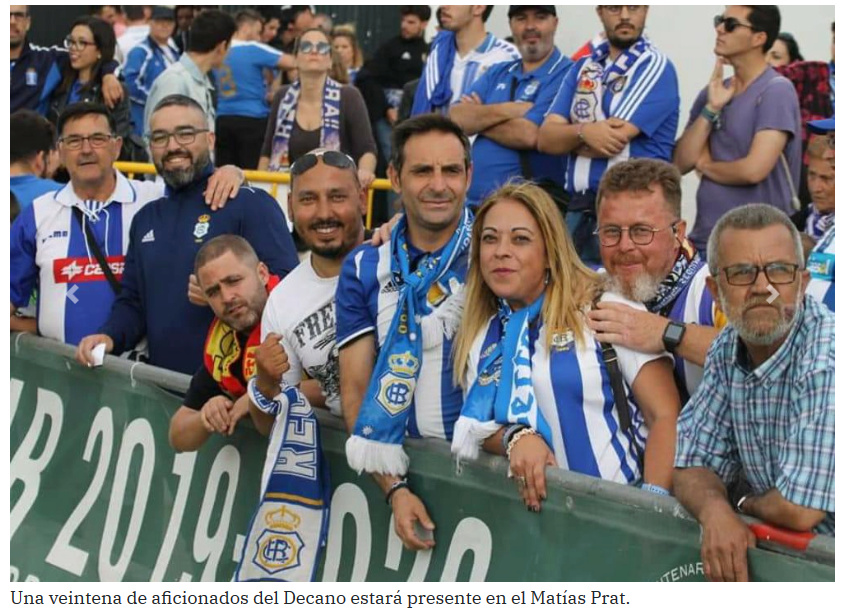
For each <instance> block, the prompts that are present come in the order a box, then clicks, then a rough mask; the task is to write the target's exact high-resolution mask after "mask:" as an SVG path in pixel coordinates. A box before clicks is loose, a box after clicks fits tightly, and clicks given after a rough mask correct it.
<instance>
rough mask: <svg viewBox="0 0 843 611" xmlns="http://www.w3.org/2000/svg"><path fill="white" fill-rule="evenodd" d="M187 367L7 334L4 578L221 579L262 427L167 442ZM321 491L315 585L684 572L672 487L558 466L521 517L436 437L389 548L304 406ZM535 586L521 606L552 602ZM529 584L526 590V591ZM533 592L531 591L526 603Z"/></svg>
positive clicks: (796, 575) (238, 542)
mask: <svg viewBox="0 0 843 611" xmlns="http://www.w3.org/2000/svg"><path fill="white" fill-rule="evenodd" d="M187 382H188V379H187V378H186V377H184V376H178V375H176V374H173V373H171V372H165V371H162V370H157V369H154V368H151V367H147V366H145V365H137V364H136V365H134V367H133V364H132V363H129V362H125V361H120V360H118V359H107V363H106V366H105V367H103V368H99V369H96V370H89V369H86V368H82V367H79V366H78V365H76V364H75V363H74V362H73V361H72V348H70V347H68V346H62V345H60V344H57V343H54V342H50V341H48V340H43V339H40V338H34V337H29V336H13V337H12V356H11V480H10V481H11V484H10V486H11V489H10V496H11V516H10V518H11V558H10V561H11V565H12V568H11V579H12V581H24V580H41V581H150V580H151V581H199V580H201V581H228V580H230V579H231V576H232V574H233V571H234V568H235V565H236V562H237V560H238V559H239V556H240V551H241V549H242V545H243V535H244V533H245V531H246V527H247V526H248V523H249V519H250V518H251V514H252V511H253V510H254V505H255V503H256V501H257V498H258V492H259V490H258V487H259V483H260V476H261V470H262V466H263V460H264V454H265V449H266V439H265V438H263V437H261V436H260V435H258V433H257V432H256V431H255V430H254V429H253V428H251V426H250V425H248V424H247V425H243V426H240V427H239V428H238V429H237V431H236V432H235V434H234V435H233V436H232V437H230V438H222V437H219V436H215V437H214V438H213V439H212V440H211V441H209V442H208V443H207V444H206V445H205V446H204V447H203V448H202V449H201V451H199V452H193V453H184V454H177V453H175V452H174V451H173V450H172V449H171V448H170V446H169V444H168V439H167V433H168V427H169V420H170V416H171V415H172V414H173V413H174V411H175V410H176V409H177V408H178V406H179V405H180V401H179V398H178V397H177V396H176V395H174V394H171V393H170V392H168V391H166V390H162V389H161V388H159V386H164V387H166V388H169V389H170V390H175V391H177V390H179V389H181V390H184V389H186V388H187ZM320 420H321V422H322V436H323V440H322V441H323V447H324V449H325V452H326V454H327V456H328V458H329V462H330V465H331V471H332V482H333V497H332V506H331V517H330V528H329V536H328V544H327V547H326V549H325V551H324V554H323V563H322V567H321V569H320V575H321V579H322V580H323V581H348V580H353V581H454V580H457V581H468V580H471V581H483V580H487V581H687V580H694V581H701V580H703V575H702V565H701V563H700V560H699V558H700V556H699V554H700V551H699V536H700V531H699V525H698V524H697V523H696V522H695V521H693V520H691V519H689V518H688V516H687V515H686V514H685V512H684V511H683V510H682V509H681V507H680V506H679V505H677V504H676V503H675V501H673V500H672V499H666V498H661V497H657V496H655V495H651V494H648V493H643V492H641V491H639V490H635V489H632V488H629V487H626V486H618V485H615V484H611V483H607V482H602V481H599V480H594V479H592V478H587V477H583V476H578V475H576V474H570V473H563V472H561V471H558V472H555V473H552V474H550V476H549V479H550V480H551V483H550V490H549V497H548V500H547V502H546V503H545V504H544V506H543V508H542V512H541V513H540V514H531V513H528V512H527V511H526V510H525V509H524V506H523V504H522V503H521V502H520V500H519V498H518V495H517V493H516V490H515V487H514V486H513V485H512V484H511V483H510V482H508V481H507V480H506V464H505V462H504V461H502V460H500V459H498V458H494V457H483V458H482V459H481V460H479V461H478V462H477V463H474V464H471V465H463V466H462V468H461V470H460V471H459V472H456V471H455V466H454V463H453V461H452V460H451V457H450V453H449V450H448V446H447V445H446V444H445V443H442V442H431V441H425V442H418V441H415V442H409V443H408V446H409V453H410V456H411V460H412V463H411V464H412V466H411V473H410V480H411V482H412V486H413V489H414V490H415V491H416V492H417V493H418V494H419V496H420V497H421V498H422V499H423V500H424V501H425V503H426V505H427V507H428V510H429V511H430V514H431V517H432V519H433V520H434V522H435V523H436V525H437V528H436V532H435V539H436V546H435V548H434V549H433V550H431V551H426V552H418V553H417V552H410V551H408V550H405V549H403V547H402V545H401V542H400V540H399V539H398V537H397V536H396V535H395V534H394V531H393V525H392V523H391V513H390V511H389V508H388V506H387V505H386V504H385V503H384V501H383V495H382V494H381V493H380V491H379V490H378V489H377V488H376V486H375V485H374V484H373V483H372V482H371V481H370V479H369V478H368V477H358V476H357V474H356V473H354V472H352V471H351V470H350V469H349V468H348V466H347V465H346V462H345V456H344V452H343V450H344V445H345V439H346V434H345V432H344V430H343V428H342V426H341V423H340V422H339V421H338V420H336V419H334V418H332V417H330V416H325V417H324V418H323V417H322V416H321V415H320ZM750 571H751V576H752V578H753V579H754V580H761V581H815V580H833V579H834V541H833V539H829V538H826V537H817V538H816V539H814V541H813V542H812V543H811V545H810V547H809V549H808V550H807V551H806V552H804V553H801V554H795V553H792V554H790V555H786V554H782V553H778V552H775V551H770V550H766V549H757V550H753V551H752V552H751V554H750ZM552 594H553V592H550V591H544V590H537V591H535V592H534V595H535V596H537V597H539V598H538V599H536V600H534V601H532V602H553V601H551V599H550V598H548V599H547V601H544V600H543V597H545V596H551V595H552ZM530 595H531V594H530V593H528V597H529V596H530ZM539 599H541V600H539Z"/></svg>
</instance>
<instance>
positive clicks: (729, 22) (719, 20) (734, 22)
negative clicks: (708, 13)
mask: <svg viewBox="0 0 843 611" xmlns="http://www.w3.org/2000/svg"><path fill="white" fill-rule="evenodd" d="M721 25H722V26H723V29H724V30H725V31H726V33H728V34H731V33H732V32H734V31H735V30H736V29H737V28H749V29H750V30H752V31H753V32H755V31H756V30H755V27H754V26H752V25H751V24H749V23H742V22H740V21H738V19H737V17H724V16H723V15H715V16H714V29H715V30H716V29H717V28H719V27H720V26H721Z"/></svg>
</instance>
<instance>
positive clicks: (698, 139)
mask: <svg viewBox="0 0 843 611" xmlns="http://www.w3.org/2000/svg"><path fill="white" fill-rule="evenodd" d="M780 25H781V16H780V14H779V9H778V7H777V6H775V5H764V6H760V5H754V6H737V5H735V6H727V7H726V10H725V12H724V13H723V14H722V15H718V16H717V17H715V19H714V26H715V31H716V34H717V43H716V46H715V48H714V53H715V55H716V56H717V61H716V63H715V68H714V72H713V74H712V75H711V80H710V81H709V84H708V86H707V87H706V88H705V89H703V91H701V92H700V94H699V96H698V97H697V99H696V101H695V102H694V105H693V107H692V108H691V116H690V118H689V120H688V124H687V126H686V128H685V132H684V133H683V134H682V137H681V138H680V139H679V141H678V142H677V144H676V151H675V152H674V157H673V161H674V163H675V164H676V166H677V167H678V168H679V170H680V171H681V172H682V173H683V174H687V173H688V172H691V171H696V172H697V173H698V174H699V175H700V176H701V178H700V186H699V189H698V190H697V216H696V221H695V223H694V228H693V230H692V231H691V235H690V238H691V241H692V242H693V243H694V245H695V246H696V247H697V249H698V250H699V251H700V252H701V253H703V256H705V248H706V240H707V239H708V236H709V234H710V233H711V229H712V227H714V224H715V223H716V222H717V219H719V218H720V217H721V216H723V215H724V214H725V213H726V212H728V211H729V210H731V209H733V208H735V207H736V206H742V205H744V204H747V203H752V202H767V203H769V204H771V205H773V206H775V207H776V208H779V209H780V210H782V211H784V212H786V213H787V214H789V215H790V214H793V212H794V210H795V208H794V201H795V200H797V198H798V188H799V179H800V175H801V172H802V164H801V157H802V146H801V137H800V135H801V116H800V111H799V100H798V98H797V96H796V90H795V89H794V87H793V84H792V83H791V82H790V81H788V80H787V79H786V78H784V77H783V76H781V75H779V74H778V73H777V72H776V71H775V70H774V69H773V68H771V67H770V66H769V65H767V62H766V59H765V56H766V53H767V51H768V50H769V49H770V47H772V45H773V43H774V42H775V41H776V38H777V37H778V34H779V29H780ZM727 64H729V65H730V66H732V68H733V69H734V76H733V77H732V78H730V79H726V80H724V79H723V69H724V66H725V65H727Z"/></svg>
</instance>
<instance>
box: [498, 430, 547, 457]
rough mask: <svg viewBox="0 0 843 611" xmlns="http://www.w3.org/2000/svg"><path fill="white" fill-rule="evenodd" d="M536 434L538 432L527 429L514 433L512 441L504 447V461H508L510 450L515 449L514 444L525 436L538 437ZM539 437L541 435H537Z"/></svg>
mask: <svg viewBox="0 0 843 611" xmlns="http://www.w3.org/2000/svg"><path fill="white" fill-rule="evenodd" d="M538 434H539V433H538V431H536V430H535V429H531V428H529V427H525V428H523V429H521V430H520V431H518V432H517V433H515V435H513V436H512V439H511V440H510V441H509V444H508V445H507V446H506V459H507V460H509V459H510V455H511V454H512V448H514V447H515V444H516V443H518V442H519V441H521V438H522V437H526V436H527V435H538ZM539 437H541V435H539Z"/></svg>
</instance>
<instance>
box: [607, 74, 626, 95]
mask: <svg viewBox="0 0 843 611" xmlns="http://www.w3.org/2000/svg"><path fill="white" fill-rule="evenodd" d="M624 87H626V77H625V76H622V77H620V78H618V79H615V80H614V81H612V84H611V85H610V86H609V88H610V89H611V90H612V93H614V94H618V93H620V92H621V91H623V88H624Z"/></svg>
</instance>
